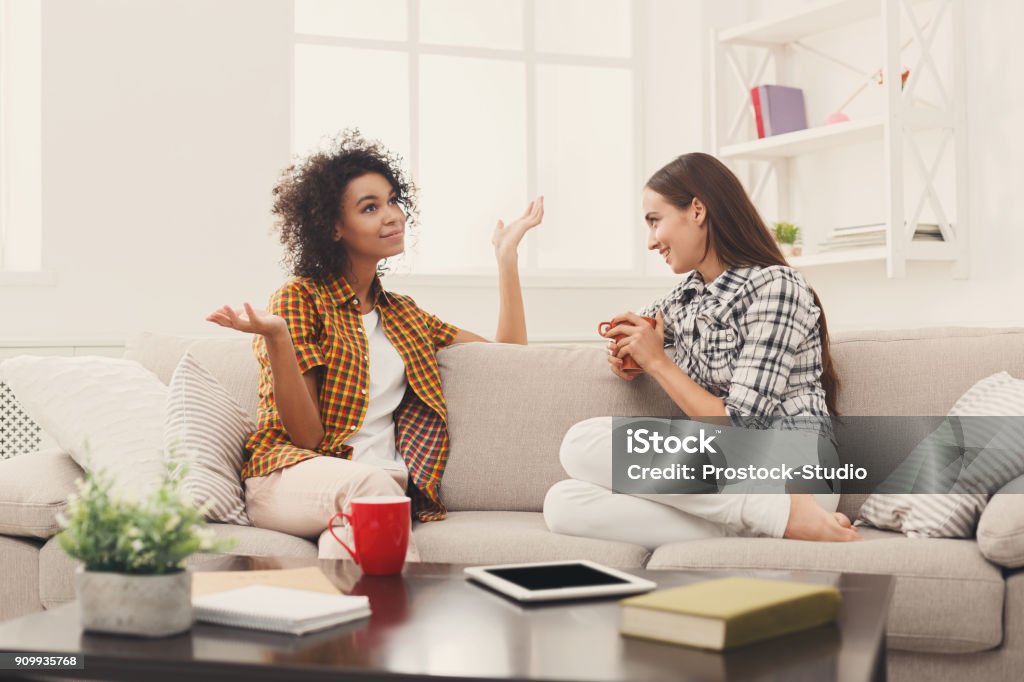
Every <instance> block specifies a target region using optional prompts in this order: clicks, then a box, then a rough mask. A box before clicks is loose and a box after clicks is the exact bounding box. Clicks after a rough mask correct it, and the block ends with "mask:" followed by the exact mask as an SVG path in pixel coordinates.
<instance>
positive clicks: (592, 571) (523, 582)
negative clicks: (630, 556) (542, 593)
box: [487, 564, 629, 590]
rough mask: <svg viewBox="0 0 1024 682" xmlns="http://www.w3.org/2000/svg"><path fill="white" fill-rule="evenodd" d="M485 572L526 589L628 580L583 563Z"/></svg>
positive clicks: (555, 587) (605, 583)
mask: <svg viewBox="0 0 1024 682" xmlns="http://www.w3.org/2000/svg"><path fill="white" fill-rule="evenodd" d="M487 573H490V574H491V575H493V576H496V577H498V578H501V579H502V580H507V581H509V582H510V583H513V584H515V585H518V586H519V587H522V588H523V589H526V590H557V589H560V588H565V587H594V586H596V585H627V584H629V581H627V580H623V579H622V578H617V577H615V576H614V575H609V574H608V573H605V572H604V571H599V570H597V569H596V568H591V567H590V566H586V565H584V564H557V565H554V566H520V567H517V568H492V569H487Z"/></svg>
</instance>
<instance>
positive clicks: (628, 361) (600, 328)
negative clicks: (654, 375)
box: [597, 315, 658, 372]
mask: <svg viewBox="0 0 1024 682" xmlns="http://www.w3.org/2000/svg"><path fill="white" fill-rule="evenodd" d="M640 319H642V320H644V321H645V322H646V323H647V324H649V325H651V328H653V329H657V328H658V321H657V320H656V319H654V318H653V317H646V316H644V315H641V316H640ZM614 326H615V323H614V322H601V323H599V324H598V325H597V333H598V334H600V335H601V336H604V335H605V334H606V333H607V332H608V330H609V329H611V328H612V327H614ZM621 338H622V335H621V334H617V335H615V336H613V337H612V341H618V340H619V339H621ZM622 371H623V372H642V371H643V370H642V369H641V368H640V365H638V364H636V360H634V359H633V358H631V357H630V356H628V355H627V356H626V357H624V358H622Z"/></svg>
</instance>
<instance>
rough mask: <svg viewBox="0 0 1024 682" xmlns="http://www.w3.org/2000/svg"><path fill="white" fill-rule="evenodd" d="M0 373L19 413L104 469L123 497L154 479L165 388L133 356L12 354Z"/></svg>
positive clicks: (85, 464) (159, 470)
mask: <svg viewBox="0 0 1024 682" xmlns="http://www.w3.org/2000/svg"><path fill="white" fill-rule="evenodd" d="M0 378H2V379H3V380H4V381H6V382H7V384H8V385H9V386H10V387H11V389H12V390H13V391H14V394H15V395H16V396H17V398H18V402H20V403H21V405H22V407H24V409H25V412H26V413H27V414H28V415H29V416H30V417H32V419H33V420H34V421H35V422H36V423H37V424H39V425H40V426H41V427H42V429H43V430H44V431H45V432H47V433H48V434H49V435H50V436H52V437H53V439H54V440H55V441H57V444H58V445H59V446H60V447H61V448H62V449H63V450H64V451H65V452H67V453H68V454H69V455H71V458H72V459H74V460H75V462H77V463H78V465H79V466H81V467H82V468H83V469H87V470H95V469H102V470H105V471H106V472H107V473H108V474H109V475H110V476H111V477H112V478H113V480H114V484H115V486H116V487H117V488H118V489H119V490H120V491H121V492H122V494H125V495H137V494H140V493H144V492H146V491H148V490H150V489H152V487H154V486H155V485H156V484H157V483H158V482H159V481H160V479H161V476H162V475H163V471H164V465H163V452H162V450H163V445H164V442H163V431H164V406H165V404H166V401H167V387H166V386H164V384H163V383H162V382H161V381H160V379H158V378H157V377H156V375H155V374H153V373H152V372H150V371H149V370H147V369H145V368H144V367H143V366H142V365H140V364H138V363H137V362H132V361H130V360H122V359H120V358H105V357H91V356H84V357H54V356H36V355H20V356H17V357H14V358H10V359H8V360H5V361H4V362H3V363H0Z"/></svg>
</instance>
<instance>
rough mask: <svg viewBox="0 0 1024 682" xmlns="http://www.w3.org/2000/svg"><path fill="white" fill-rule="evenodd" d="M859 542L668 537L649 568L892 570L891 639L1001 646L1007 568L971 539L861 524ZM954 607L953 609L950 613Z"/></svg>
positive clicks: (911, 644)
mask: <svg viewBox="0 0 1024 682" xmlns="http://www.w3.org/2000/svg"><path fill="white" fill-rule="evenodd" d="M861 534H862V535H863V536H864V540H863V541H861V542H846V543H831V542H806V541H801V540H784V539H775V538H715V539H711V540H693V541H690V542H680V543H674V544H671V545H664V546H662V547H659V548H658V549H657V550H655V552H654V554H653V555H652V556H651V559H650V561H649V562H648V564H647V567H648V568H649V569H714V568H731V569H737V568H750V569H781V570H809V571H845V572H849V573H874V574H889V575H893V576H895V577H896V587H895V591H894V593H893V598H892V603H891V606H890V608H889V620H888V626H887V631H888V645H889V647H891V648H895V649H905V650H909V651H935V652H941V653H957V652H970V651H984V650H986V649H991V648H992V647H995V646H998V645H999V643H1000V641H1001V640H1002V636H1003V629H1002V623H1003V589H1004V584H1003V576H1002V573H1001V572H1000V571H999V569H998V568H996V567H995V566H993V565H992V564H990V563H989V562H987V561H985V559H984V557H982V556H981V553H980V552H979V551H978V544H977V543H976V542H974V541H972V540H953V539H939V538H920V539H910V538H907V537H904V536H903V535H900V534H899V533H893V532H890V531H884V530H875V529H872V528H865V529H862V530H861ZM953 614H955V615H953Z"/></svg>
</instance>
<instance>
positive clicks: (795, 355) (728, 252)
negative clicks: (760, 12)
mask: <svg viewBox="0 0 1024 682" xmlns="http://www.w3.org/2000/svg"><path fill="white" fill-rule="evenodd" d="M643 210H644V221H645V223H646V225H647V248H648V249H650V250H652V251H653V250H656V251H658V253H659V254H661V256H662V257H663V258H664V259H665V262H666V264H667V265H668V266H669V267H670V268H671V269H672V271H673V272H674V273H676V274H686V275H687V276H686V277H685V278H684V279H683V280H682V281H681V282H680V283H679V285H678V286H676V287H675V289H673V291H672V292H671V293H669V294H668V296H665V297H664V298H662V299H660V300H658V301H656V302H655V303H653V304H651V305H650V306H648V307H647V308H646V309H644V310H642V311H641V313H640V315H644V316H649V317H655V319H656V320H657V326H656V327H654V328H652V327H651V326H650V325H649V324H648V323H647V322H645V321H644V320H642V319H641V317H640V315H637V314H635V313H624V314H622V315H619V316H617V317H615V318H613V320H612V323H613V325H614V326H613V327H612V328H610V329H608V330H607V331H606V332H605V333H604V336H606V337H607V338H609V339H610V340H609V357H608V362H609V365H610V367H611V371H612V372H613V373H614V374H615V375H616V376H618V377H619V378H621V379H623V380H626V381H630V380H632V379H634V378H635V377H636V376H637V375H636V374H631V373H626V372H624V371H623V364H622V363H623V359H624V358H625V357H626V356H629V357H631V358H632V359H633V360H634V361H635V362H636V363H637V364H638V365H639V366H640V368H641V369H642V370H643V372H644V373H646V374H647V375H648V376H650V377H651V378H653V379H654V380H655V381H656V382H657V383H658V385H659V386H661V388H662V389H663V390H664V391H665V392H666V393H667V394H668V396H669V397H670V398H671V399H672V400H673V402H675V403H676V404H677V405H678V406H679V408H680V409H681V410H682V411H683V412H684V413H685V414H687V415H688V416H690V417H692V418H694V419H700V418H701V417H728V418H731V419H733V420H734V421H740V422H742V423H748V424H749V423H750V422H753V423H754V424H755V425H758V424H760V425H762V427H764V425H766V424H769V423H771V422H774V421H776V420H781V421H782V422H783V427H784V428H785V422H786V420H799V419H810V420H811V421H814V420H817V421H818V423H821V424H824V425H825V427H824V428H826V429H828V428H829V427H828V419H829V417H830V416H831V415H836V414H837V410H836V394H837V392H838V386H839V382H838V378H837V376H836V372H835V368H834V367H833V365H832V359H831V356H830V354H829V344H828V328H827V326H826V323H825V314H824V312H823V310H822V307H821V301H820V300H819V299H818V296H817V294H816V293H815V292H814V291H813V290H812V289H811V288H810V287H809V286H808V285H807V283H806V282H805V281H804V279H803V277H802V276H801V275H800V273H799V272H797V271H796V270H794V269H793V268H790V267H789V266H788V265H787V264H786V261H785V259H784V258H783V256H782V253H781V252H780V251H779V248H778V246H777V245H776V243H775V241H774V240H773V239H772V236H771V234H770V233H769V231H768V228H767V226H766V225H765V223H764V221H763V220H762V219H761V216H760V215H759V214H758V212H757V209H756V208H755V207H754V205H753V203H752V202H751V200H750V198H749V197H748V196H747V194H746V192H745V191H744V189H743V186H742V185H741V184H740V181H739V179H738V178H737V177H736V176H735V175H734V174H733V173H732V172H731V171H730V170H729V169H728V168H726V166H725V165H724V164H722V162H720V161H719V160H718V159H716V158H714V157H713V156H709V155H707V154H701V153H692V154H685V155H683V156H680V157H678V158H677V159H675V160H673V161H672V162H670V163H669V164H667V165H666V166H664V167H663V168H662V169H661V170H659V171H657V172H656V173H655V174H654V175H653V176H651V178H650V180H648V182H647V185H646V186H645V188H644V191H643ZM613 338H614V339H615V340H611V339H613ZM611 431H612V423H611V418H605V417H598V418H595V419H588V420H586V421H583V422H580V423H579V424H576V425H574V426H573V427H572V428H571V429H570V430H569V432H568V433H567V434H566V436H565V440H564V441H563V443H562V449H561V453H560V457H561V461H562V465H563V467H564V468H565V469H566V471H567V473H568V474H569V475H570V476H571V478H569V479H567V480H565V481H561V482H560V483H557V484H555V485H554V486H553V487H552V488H551V490H550V491H548V495H547V497H546V499H545V502H544V516H545V519H546V520H547V523H548V527H549V528H550V529H551V530H553V531H555V532H559V533H565V534H569V535H580V536H586V537H598V538H604V539H612V540H621V541H625V542H633V543H636V544H641V545H645V546H647V547H650V548H652V549H653V548H654V547H657V546H659V545H662V544H665V543H667V542H675V541H680V540H688V539H697V538H705V537H718V536H729V535H744V536H765V537H787V538H794V539H803V540H825V541H848V540H858V539H860V536H859V534H858V533H857V531H856V530H855V529H854V528H853V527H852V525H851V523H850V520H849V519H848V518H847V517H846V516H845V515H844V514H842V513H839V512H836V511H835V509H836V505H837V503H838V495H836V494H826V495H811V494H777V493H776V494H772V493H765V494H690V495H686V494H683V495H645V496H643V497H638V496H633V495H617V494H613V493H612V491H611V487H612V486H611V479H612V474H611V449H612V439H611Z"/></svg>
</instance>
